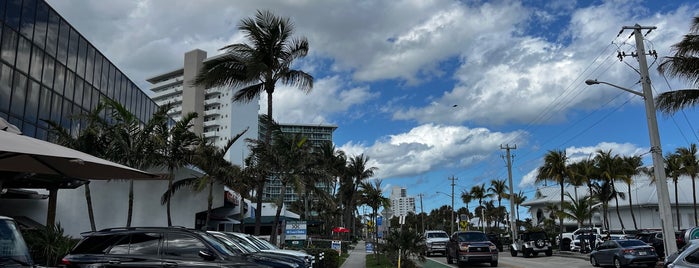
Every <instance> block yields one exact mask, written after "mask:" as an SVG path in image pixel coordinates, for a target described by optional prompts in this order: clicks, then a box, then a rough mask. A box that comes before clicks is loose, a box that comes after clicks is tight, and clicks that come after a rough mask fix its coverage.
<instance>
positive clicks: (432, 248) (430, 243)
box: [425, 230, 449, 257]
mask: <svg viewBox="0 0 699 268" xmlns="http://www.w3.org/2000/svg"><path fill="white" fill-rule="evenodd" d="M447 242H449V235H448V234H447V232H445V231H436V230H433V231H425V246H427V251H426V252H425V255H427V256H428V257H429V256H431V255H432V254H434V253H439V254H446V253H447Z"/></svg>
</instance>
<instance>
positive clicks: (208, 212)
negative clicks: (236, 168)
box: [204, 179, 214, 230]
mask: <svg viewBox="0 0 699 268" xmlns="http://www.w3.org/2000/svg"><path fill="white" fill-rule="evenodd" d="M206 202H207V203H206V220H205V221H204V230H209V220H211V207H213V203H214V181H213V179H211V182H209V196H208V198H207V199H206Z"/></svg>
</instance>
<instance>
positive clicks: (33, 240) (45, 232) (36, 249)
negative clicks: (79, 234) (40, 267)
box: [22, 223, 78, 266]
mask: <svg viewBox="0 0 699 268" xmlns="http://www.w3.org/2000/svg"><path fill="white" fill-rule="evenodd" d="M22 235H23V236H24V239H25V240H26V242H27V246H28V247H29V251H30V252H31V254H32V258H33V259H34V261H35V262H36V263H37V264H38V263H44V264H45V265H46V266H56V265H58V263H59V262H60V261H61V259H62V258H63V256H65V255H66V254H68V252H69V251H70V249H72V248H73V246H75V244H77V242H78V241H77V240H74V239H72V238H70V237H69V236H65V235H63V228H62V227H61V224H60V223H59V224H57V225H49V226H46V227H44V228H42V229H36V230H27V231H25V232H24V234H22Z"/></svg>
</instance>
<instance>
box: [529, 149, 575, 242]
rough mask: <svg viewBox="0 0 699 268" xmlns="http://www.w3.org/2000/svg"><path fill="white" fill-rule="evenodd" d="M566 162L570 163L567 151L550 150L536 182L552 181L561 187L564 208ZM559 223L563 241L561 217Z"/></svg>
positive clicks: (566, 174) (560, 238)
mask: <svg viewBox="0 0 699 268" xmlns="http://www.w3.org/2000/svg"><path fill="white" fill-rule="evenodd" d="M566 162H568V157H567V156H566V152H565V151H561V150H550V151H548V153H546V155H545V156H544V165H543V166H541V167H539V168H538V170H537V171H538V174H537V175H536V181H546V180H552V181H554V182H556V183H558V184H559V185H560V186H561V206H563V202H564V200H563V192H564V191H565V189H564V187H563V186H564V184H565V183H566V181H567V180H568V174H569V172H568V167H567V164H566ZM558 222H559V224H560V225H561V232H560V234H559V237H558V238H559V240H560V241H562V240H563V233H564V232H565V227H564V226H563V218H562V217H559V220H558ZM561 246H562V245H561Z"/></svg>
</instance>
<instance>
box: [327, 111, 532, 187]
mask: <svg viewBox="0 0 699 268" xmlns="http://www.w3.org/2000/svg"><path fill="white" fill-rule="evenodd" d="M525 136H526V133H522V132H509V133H503V132H493V131H490V130H488V129H485V128H467V127H463V126H446V125H435V124H424V125H420V126H417V127H414V128H412V129H411V130H410V131H408V132H406V133H399V134H394V135H389V136H386V137H385V138H384V139H382V140H379V141H376V142H375V143H374V144H372V145H370V146H368V145H364V144H354V143H348V144H344V145H342V146H340V147H339V149H341V150H343V151H345V153H347V155H358V154H359V153H364V154H365V155H368V156H370V162H369V163H370V164H371V165H373V166H375V167H377V168H378V170H377V172H376V174H375V175H376V177H378V178H396V177H405V176H415V175H419V174H422V173H424V172H427V171H430V170H435V169H441V168H450V167H457V168H465V167H468V166H472V165H474V164H477V163H479V162H480V161H482V160H483V159H485V158H487V157H489V156H490V155H492V154H493V153H494V152H496V151H497V149H498V148H499V146H500V144H501V143H502V141H504V140H512V141H516V142H522V140H523V139H524V138H525Z"/></svg>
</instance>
